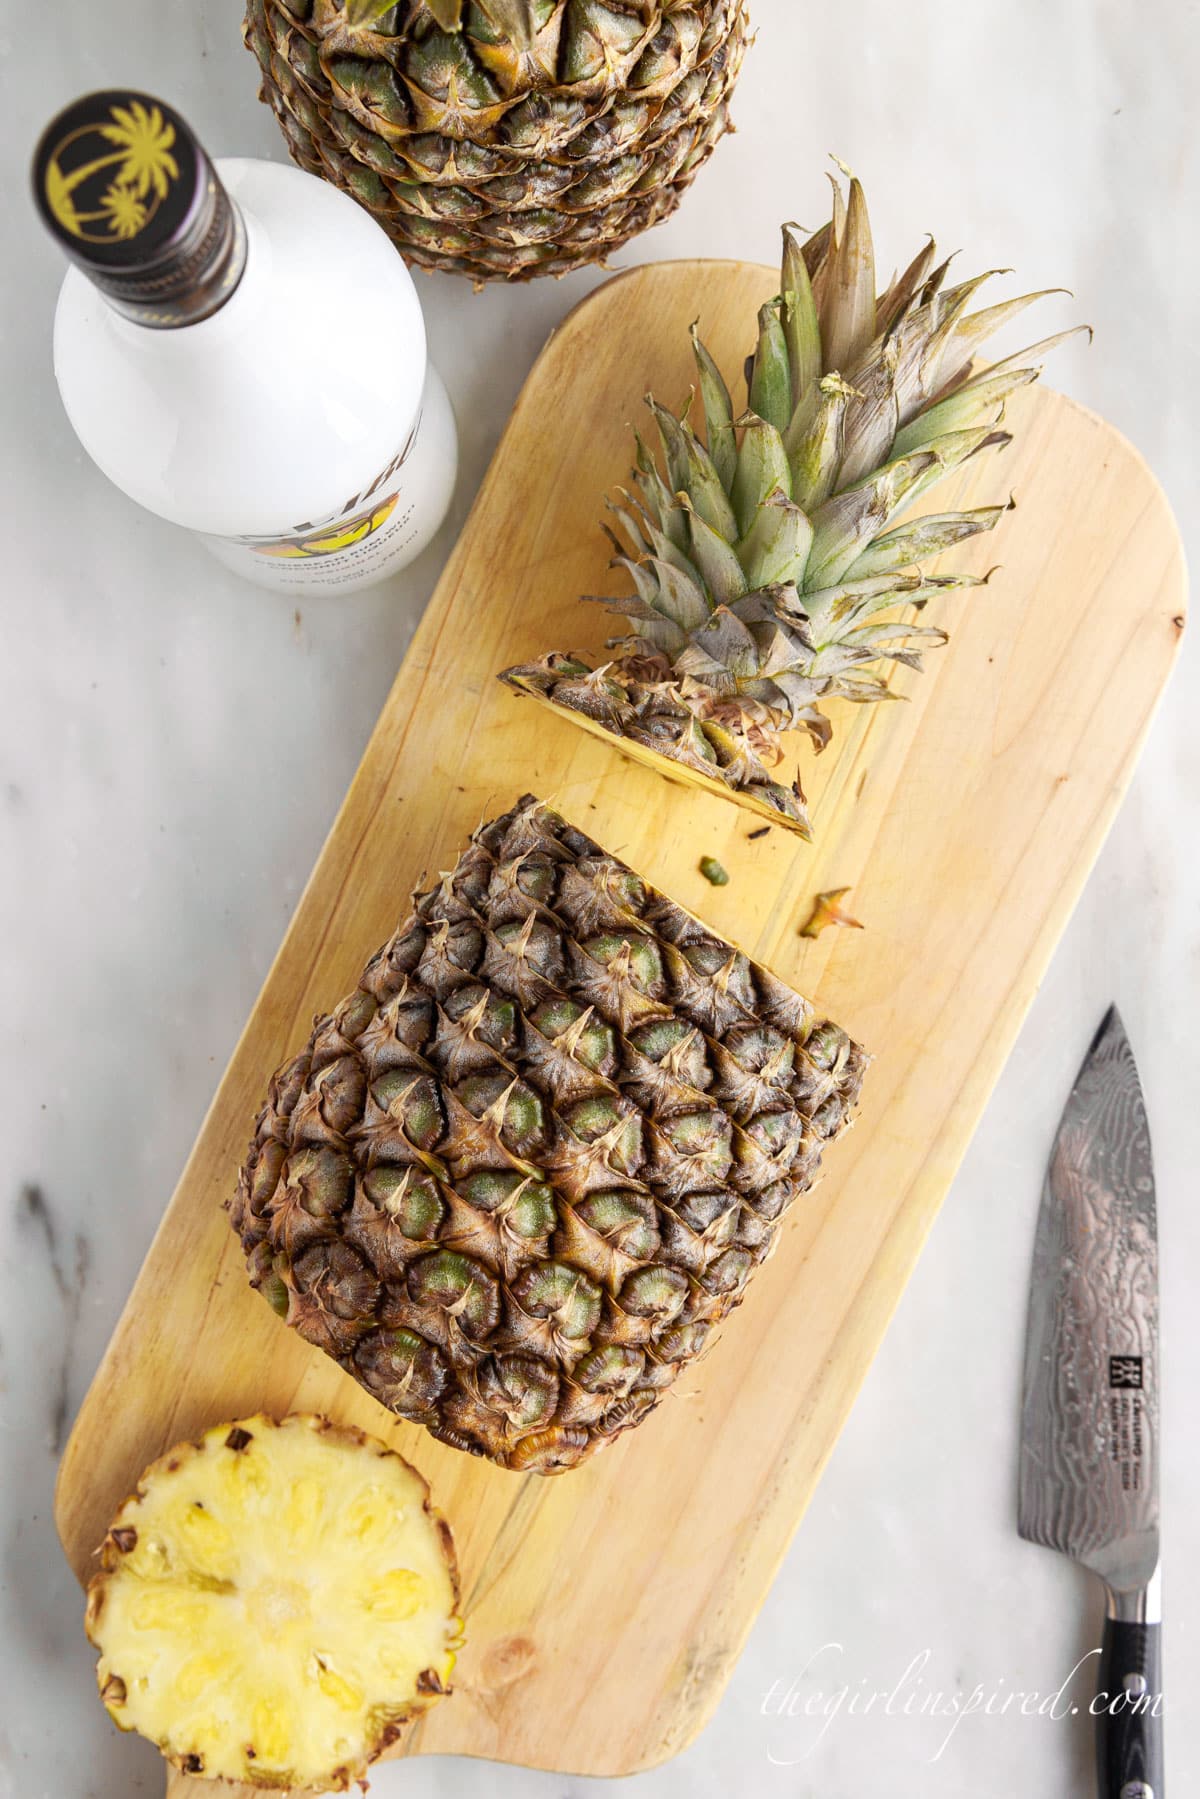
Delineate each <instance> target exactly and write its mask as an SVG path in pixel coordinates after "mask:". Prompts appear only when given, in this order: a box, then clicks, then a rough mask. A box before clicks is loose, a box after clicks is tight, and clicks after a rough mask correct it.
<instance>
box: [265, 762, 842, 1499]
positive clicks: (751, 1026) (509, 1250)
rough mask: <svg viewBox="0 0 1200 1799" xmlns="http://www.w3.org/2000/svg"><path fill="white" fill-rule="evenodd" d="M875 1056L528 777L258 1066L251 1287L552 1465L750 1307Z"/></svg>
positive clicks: (647, 1405) (315, 1334)
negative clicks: (399, 921) (324, 1010)
mask: <svg viewBox="0 0 1200 1799" xmlns="http://www.w3.org/2000/svg"><path fill="white" fill-rule="evenodd" d="M864 1063H865V1057H864V1055H863V1052H862V1051H861V1050H860V1049H859V1048H858V1047H857V1046H856V1045H855V1044H854V1043H852V1042H851V1040H850V1038H849V1037H848V1036H847V1035H846V1033H845V1031H843V1030H842V1029H840V1027H839V1026H838V1025H836V1024H833V1023H831V1022H829V1021H828V1020H825V1019H823V1018H821V1017H820V1015H819V1014H818V1013H817V1012H816V1011H815V1009H814V1008H813V1007H812V1006H811V1005H810V1004H809V1002H808V1001H807V1000H805V999H803V998H801V996H800V995H799V994H798V993H796V992H794V991H793V990H792V989H791V988H790V987H788V986H787V985H786V984H785V983H784V982H783V981H781V980H780V979H779V978H778V977H777V976H775V975H773V974H771V973H770V972H769V970H767V969H765V968H762V967H760V966H759V965H758V964H756V963H753V962H751V961H750V959H749V958H748V957H747V956H745V955H744V954H743V953H742V952H741V951H740V950H738V949H736V948H734V946H733V945H732V944H729V943H727V942H725V941H723V940H722V939H721V938H720V937H718V936H717V935H716V934H715V933H714V932H712V931H710V930H708V929H707V928H706V927H705V926H704V925H703V924H702V923H701V922H700V920H699V919H697V918H695V917H693V916H692V915H691V914H690V913H688V912H685V911H684V910H683V908H682V907H681V906H678V905H676V904H675V903H674V902H673V901H672V900H669V899H667V898H666V897H665V896H664V895H663V894H661V893H658V892H656V891H655V889H654V888H653V887H651V886H650V884H649V882H647V881H646V880H644V879H643V878H642V876H641V875H639V874H637V873H635V871H634V870H633V869H631V868H629V867H627V866H626V865H625V863H623V862H620V861H618V860H617V858H616V857H615V856H612V855H610V854H608V853H606V852H605V851H604V850H603V849H601V848H600V846H599V845H598V844H596V843H594V842H593V841H592V840H591V839H590V838H588V837H585V836H584V835H583V834H582V832H580V831H577V830H576V829H574V827H573V826H571V825H569V824H568V823H566V822H565V821H564V820H563V819H562V818H560V817H559V816H558V815H557V813H555V812H552V811H551V810H550V809H549V808H548V807H547V806H545V805H543V804H542V803H541V802H540V801H539V800H536V799H534V798H532V797H531V796H529V795H527V796H526V797H525V798H524V799H522V800H520V801H519V802H518V803H517V805H516V806H514V807H513V809H512V810H511V811H510V812H507V813H505V814H504V816H503V817H501V818H497V819H495V820H493V821H492V823H490V824H487V825H484V826H482V827H481V829H479V830H478V831H476V833H475V835H474V837H473V838H472V840H471V843H470V844H469V846H468V847H467V848H466V849H465V850H464V851H463V853H462V855H461V856H460V857H459V860H458V862H457V864H456V866H455V867H454V868H453V869H452V870H451V871H450V872H449V873H448V874H446V875H444V876H443V877H442V878H441V880H440V881H438V882H437V883H436V885H434V886H432V887H431V888H430V889H429V890H428V891H427V892H425V893H420V894H418V895H417V896H416V897H415V900H414V903H413V911H412V914H411V916H410V917H409V918H408V919H407V920H406V921H405V922H404V924H403V925H402V926H401V927H400V929H399V931H398V932H397V933H396V935H395V936H394V937H393V938H392V940H391V941H390V942H389V943H387V944H385V945H384V947H383V948H382V949H381V950H380V951H379V953H378V954H377V955H376V956H374V957H373V958H372V960H371V961H370V962H369V963H368V965H367V967H366V969H365V970H364V971H363V974H362V976H361V977H360V981H359V985H358V988H357V990H356V991H355V992H354V993H352V994H351V995H350V996H349V997H348V998H347V999H345V1000H343V1001H342V1003H341V1004H340V1005H339V1006H338V1007H337V1008H336V1009H335V1011H334V1012H333V1013H332V1014H331V1015H330V1016H328V1017H323V1018H319V1019H318V1020H317V1022H316V1026H315V1029H314V1031H313V1035H312V1037H311V1039H310V1041H309V1043H308V1045H307V1047H306V1048H305V1049H304V1050H303V1051H302V1052H301V1053H300V1055H298V1056H297V1057H296V1058H295V1059H294V1060H293V1061H291V1062H289V1063H288V1064H287V1065H286V1067H284V1068H282V1069H280V1070H279V1072H278V1073H277V1074H276V1075H275V1078H274V1080H273V1081H272V1082H271V1086H270V1090H269V1095H268V1099H267V1104H266V1106H265V1107H264V1109H263V1111H262V1113H261V1114H260V1116H259V1120H258V1128H257V1133H256V1135H255V1139H254V1142H253V1143H252V1145H251V1148H250V1154H249V1158H248V1160H247V1162H246V1165H245V1167H244V1168H243V1170H242V1174H241V1179H240V1182H239V1187H238V1192H237V1196H236V1198H235V1200H234V1202H233V1206H232V1222H233V1225H234V1228H235V1229H236V1230H237V1232H238V1233H239V1236H240V1238H241V1242H242V1247H243V1249H244V1251H245V1253H246V1256H247V1259H248V1262H249V1268H250V1278H251V1282H252V1284H253V1285H254V1286H256V1287H258V1288H259V1289H260V1290H261V1292H262V1293H263V1295H264V1297H265V1298H267V1299H268V1300H269V1301H270V1303H271V1304H272V1306H274V1307H275V1309H276V1310H277V1311H278V1312H280V1313H281V1314H282V1315H283V1316H284V1317H285V1318H286V1319H287V1321H288V1323H289V1324H291V1325H292V1326H294V1328H295V1329H296V1330H298V1331H299V1332H300V1334H301V1335H302V1336H303V1337H305V1338H307V1340H308V1341H309V1342H310V1343H312V1344H315V1345H316V1346H317V1347H318V1348H320V1349H323V1350H325V1351H326V1353H327V1354H329V1355H331V1356H333V1357H334V1358H335V1359H336V1360H337V1361H338V1362H339V1363H340V1365H341V1366H342V1367H343V1368H344V1369H345V1370H346V1372H347V1373H348V1374H351V1375H353V1377H354V1378H355V1379H356V1380H357V1381H359V1382H361V1384H362V1385H363V1386H365V1387H366V1388H367V1390H368V1391H369V1392H370V1393H372V1394H374V1396H375V1398H376V1399H378V1400H379V1401H381V1403H382V1404H383V1405H385V1406H388V1407H389V1408H390V1409H391V1410H392V1411H394V1412H397V1413H399V1414H400V1415H401V1416H402V1417H405V1418H411V1419H414V1420H415V1421H416V1422H418V1423H421V1424H424V1425H425V1426H426V1427H427V1428H428V1429H429V1430H430V1431H431V1432H432V1433H433V1435H434V1436H435V1437H437V1438H438V1439H439V1440H440V1441H442V1442H445V1443H450V1444H452V1445H453V1446H454V1447H456V1448H459V1449H463V1450H467V1451H469V1452H470V1453H471V1454H473V1455H482V1456H487V1457H488V1458H490V1459H491V1460H492V1461H494V1462H497V1463H499V1464H500V1466H501V1467H504V1468H512V1469H517V1470H522V1471H526V1472H537V1473H543V1474H552V1473H558V1472H559V1471H561V1470H563V1469H566V1468H571V1467H574V1466H575V1465H576V1464H577V1463H579V1462H581V1461H583V1460H584V1459H585V1458H586V1457H587V1456H588V1455H590V1454H592V1453H593V1451H595V1450H596V1449H598V1448H601V1447H602V1446H603V1445H604V1444H606V1443H609V1442H611V1441H612V1439H613V1438H614V1437H615V1436H616V1435H617V1434H618V1433H619V1432H621V1431H624V1430H626V1429H628V1428H629V1427H630V1426H632V1425H635V1424H637V1423H639V1422H640V1421H641V1419H643V1418H644V1417H645V1416H646V1415H647V1414H648V1413H649V1412H650V1411H652V1410H653V1408H654V1407H655V1406H656V1405H657V1404H658V1402H659V1400H660V1399H661V1397H662V1395H663V1393H664V1392H665V1391H666V1389H667V1388H668V1387H669V1386H670V1385H671V1383H672V1382H673V1381H674V1380H675V1379H676V1377H677V1376H678V1375H679V1373H680V1372H681V1371H682V1370H683V1369H684V1368H685V1367H687V1366H688V1364H689V1363H691V1362H692V1361H694V1360H695V1358H696V1357H697V1356H698V1355H700V1353H701V1352H702V1350H703V1349H704V1347H705V1345H706V1343H707V1341H708V1339H709V1336H710V1333H711V1332H712V1330H713V1327H714V1326H715V1325H716V1324H717V1323H718V1322H719V1321H720V1320H721V1319H722V1318H723V1317H724V1316H725V1315H726V1314H727V1313H728V1312H729V1311H731V1310H732V1308H733V1307H734V1306H736V1305H737V1304H738V1303H739V1301H740V1299H741V1297H742V1294H743V1292H744V1291H745V1288H746V1283H747V1281H748V1280H749V1279H750V1276H751V1275H752V1273H753V1271H754V1269H755V1268H756V1267H757V1265H758V1264H759V1263H760V1262H761V1261H763V1260H764V1259H765V1258H766V1256H767V1255H769V1254H770V1252H771V1250H772V1248H773V1246H774V1244H775V1241H776V1237H777V1233H778V1228H779V1221H780V1219H781V1218H782V1216H783V1214H784V1213H785V1212H786V1210H787V1208H788V1206H789V1205H790V1204H791V1203H792V1201H793V1200H794V1199H795V1197H796V1196H797V1195H798V1194H800V1193H803V1192H804V1191H805V1190H806V1189H807V1188H808V1187H809V1186H810V1185H811V1184H812V1181H813V1178H814V1176H815V1174H816V1171H817V1166H818V1163H819V1161H820V1158H821V1154H822V1151H823V1150H824V1148H825V1145H826V1144H827V1143H828V1142H830V1141H831V1140H832V1139H833V1138H834V1137H836V1136H837V1135H838V1134H839V1133H840V1132H841V1130H842V1129H843V1128H844V1127H845V1125H846V1123H847V1122H848V1119H849V1116H850V1113H851V1110H852V1108H853V1105H854V1102H855V1100H856V1098H857V1095H858V1089H859V1084H860V1081H861V1078H862V1071H863V1067H864Z"/></svg>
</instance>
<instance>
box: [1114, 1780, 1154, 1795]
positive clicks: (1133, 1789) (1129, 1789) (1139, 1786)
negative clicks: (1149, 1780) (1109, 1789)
mask: <svg viewBox="0 0 1200 1799" xmlns="http://www.w3.org/2000/svg"><path fill="white" fill-rule="evenodd" d="M1121 1799H1154V1788H1153V1787H1148V1786H1147V1785H1146V1783H1145V1781H1144V1780H1127V1781H1126V1782H1125V1785H1124V1786H1123V1787H1122V1788H1121Z"/></svg>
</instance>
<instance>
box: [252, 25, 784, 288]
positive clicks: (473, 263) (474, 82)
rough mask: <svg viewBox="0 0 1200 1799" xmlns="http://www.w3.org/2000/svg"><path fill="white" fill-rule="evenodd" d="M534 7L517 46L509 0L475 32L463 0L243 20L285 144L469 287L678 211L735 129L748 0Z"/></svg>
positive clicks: (594, 245)
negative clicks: (452, 5)
mask: <svg viewBox="0 0 1200 1799" xmlns="http://www.w3.org/2000/svg"><path fill="white" fill-rule="evenodd" d="M443 10H444V8H443ZM481 10H482V12H483V13H485V14H486V10H487V9H486V8H483V9H481ZM539 12H540V23H539V24H538V26H537V29H536V31H535V33H534V37H533V42H532V44H529V45H525V46H522V45H521V44H520V43H519V41H518V39H517V37H516V36H515V35H512V34H509V33H506V32H505V30H504V29H503V22H504V20H505V19H511V18H512V16H513V15H512V8H511V6H508V7H506V8H505V9H503V11H501V9H497V19H496V21H495V22H493V25H492V27H491V28H488V26H487V25H486V24H485V26H484V28H483V29H482V30H481V29H480V27H479V13H478V12H477V9H476V8H474V7H472V8H471V9H470V13H468V9H466V8H465V7H458V8H457V9H455V11H454V16H453V23H451V24H443V23H442V22H441V20H440V19H435V18H434V16H433V15H432V13H430V12H429V11H428V10H427V9H425V8H421V7H412V8H408V9H405V10H399V9H397V10H396V11H395V12H394V13H393V11H392V9H389V8H388V7H386V6H383V5H376V4H367V5H366V6H356V7H353V8H351V9H343V8H342V7H341V5H340V4H334V3H333V0H287V3H285V0H249V4H248V6H247V12H246V19H245V24H244V27H243V35H244V37H245V41H246V44H247V47H248V48H249V49H250V50H251V51H252V52H253V53H254V55H255V56H256V57H257V59H258V62H259V64H260V68H261V70H262V84H261V87H260V90H259V91H260V98H261V99H263V100H264V101H266V102H267V103H268V104H269V105H270V106H271V109H272V111H273V112H274V113H275V115H276V118H277V119H278V121H279V125H280V128H281V130H282V131H283V134H284V138H285V141H286V142H287V146H288V149H289V152H290V154H291V156H292V158H293V160H294V161H295V162H297V163H298V164H299V166H300V167H301V168H303V169H306V170H307V171H308V172H309V173H311V174H315V175H318V176H322V177H323V178H325V179H327V180H329V181H332V182H333V183H334V184H335V185H337V186H339V187H341V188H343V189H344V190H345V191H346V192H348V193H350V194H351V195H352V196H353V198H355V199H356V200H358V201H359V203H360V204H361V205H362V206H364V207H365V208H366V209H367V210H368V211H369V212H370V213H371V214H372V215H373V216H374V217H375V218H376V219H377V220H378V221H379V223H380V224H381V225H382V226H383V228H384V229H385V230H386V231H387V232H388V234H389V236H390V237H391V238H392V241H393V242H394V243H395V244H396V246H397V248H398V249H399V250H400V251H401V253H402V254H403V255H404V256H405V257H406V259H408V260H409V261H410V262H413V263H416V264H418V265H419V266H421V267H425V268H429V269H442V270H448V271H450V272H452V273H456V274H463V275H466V276H468V277H469V278H470V279H471V280H472V281H474V282H475V284H476V285H477V286H478V285H481V284H482V283H484V282H487V281H495V280H504V281H523V280H527V279H529V278H531V277H532V276H535V275H555V276H560V275H564V274H567V273H569V272H570V271H571V270H573V269H576V268H579V267H582V266H584V265H586V264H587V263H591V262H598V261H599V262H602V261H604V259H605V258H606V257H608V256H610V255H611V254H612V253H613V252H614V251H615V250H617V249H619V248H620V247H621V246H622V245H623V244H625V243H626V242H628V241H629V239H630V238H631V237H633V236H634V235H636V234H637V233H639V232H641V231H644V230H646V229H648V228H649V227H650V226H652V225H654V224H657V223H659V222H660V221H661V220H662V219H665V218H666V217H668V216H669V215H670V213H671V212H673V211H674V209H675V207H676V206H677V205H678V203H679V200H680V198H681V197H682V194H683V193H684V191H685V190H686V189H687V187H688V186H689V185H690V183H691V182H692V181H693V180H694V178H695V176H696V173H697V171H698V170H699V169H700V168H701V167H702V165H703V164H704V162H705V161H706V160H707V159H708V157H709V156H710V155H711V153H712V151H713V149H714V147H715V146H716V144H717V143H718V142H719V140H720V138H721V137H722V136H723V135H724V133H725V132H726V131H727V130H728V129H729V128H730V124H729V97H730V94H731V92H732V89H733V87H734V84H735V82H736V80H737V76H738V72H739V70H740V67H741V62H742V58H743V55H744V53H745V49H746V43H747V36H748V22H747V17H746V11H745V5H744V0H687V3H686V4H684V3H683V0H666V3H665V4H656V3H655V0H634V3H633V4H632V5H630V6H628V7H625V6H622V7H621V8H620V10H619V11H618V10H616V9H612V10H611V11H610V9H607V8H596V7H594V6H592V5H590V3H589V0H547V3H546V4H544V5H541V6H540V8H539ZM389 15H390V16H389ZM470 15H475V16H474V17H472V16H470ZM446 16H447V18H449V17H450V15H449V14H447V15H446Z"/></svg>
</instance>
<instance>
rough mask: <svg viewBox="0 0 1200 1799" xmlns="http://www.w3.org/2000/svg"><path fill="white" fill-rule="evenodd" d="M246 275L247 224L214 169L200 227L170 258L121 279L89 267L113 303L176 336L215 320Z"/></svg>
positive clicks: (130, 315) (136, 318)
mask: <svg viewBox="0 0 1200 1799" xmlns="http://www.w3.org/2000/svg"><path fill="white" fill-rule="evenodd" d="M245 270H246V222H245V220H244V219H243V217H242V214H241V209H240V208H239V206H238V204H237V201H236V200H234V199H232V198H231V196H230V195H229V194H228V193H226V191H225V189H224V187H223V186H222V185H221V182H220V180H219V178H218V176H217V175H216V173H215V171H214V170H213V169H212V167H211V165H210V166H209V169H208V178H207V181H206V182H205V190H204V193H203V195H202V196H201V204H200V206H198V208H197V216H196V219H195V221H194V224H193V225H191V226H190V227H189V230H188V232H187V235H186V237H185V238H184V239H183V240H182V241H181V242H179V243H178V244H177V245H175V246H173V247H172V251H171V254H170V255H169V256H168V257H163V258H158V259H156V260H155V261H154V262H150V263H147V264H146V265H145V266H144V267H142V268H130V269H127V270H123V271H122V272H121V274H120V276H119V277H113V276H111V275H110V274H109V273H108V272H107V271H100V270H97V269H95V268H94V267H93V268H89V267H86V266H85V267H84V269H83V272H84V274H85V275H87V277H88V279H89V280H90V281H92V282H94V283H95V285H96V287H98V288H99V290H100V292H101V293H102V294H103V295H104V298H105V299H106V300H107V301H108V304H109V305H110V306H111V307H113V309H114V310H115V311H117V312H119V313H121V314H122V316H123V317H125V318H127V319H130V320H132V322H133V323H134V324H135V325H143V326H146V327H147V328H149V329H150V330H155V331H171V330H177V329H179V328H180V327H181V326H185V325H197V324H199V322H200V320H201V319H207V318H211V317H212V315H213V313H214V312H219V311H220V309H221V307H222V306H224V304H225V302H226V301H227V300H228V299H229V298H230V296H231V295H232V294H233V293H234V292H235V291H236V289H237V287H238V284H239V282H240V281H241V279H242V276H243V274H244V273H245Z"/></svg>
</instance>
